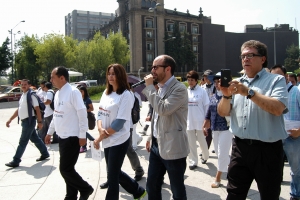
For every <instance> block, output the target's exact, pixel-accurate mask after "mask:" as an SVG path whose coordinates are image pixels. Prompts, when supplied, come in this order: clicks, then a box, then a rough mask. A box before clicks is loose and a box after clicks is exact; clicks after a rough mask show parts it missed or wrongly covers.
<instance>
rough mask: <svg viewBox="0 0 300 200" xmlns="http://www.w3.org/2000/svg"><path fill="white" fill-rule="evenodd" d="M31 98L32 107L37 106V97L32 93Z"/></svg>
mask: <svg viewBox="0 0 300 200" xmlns="http://www.w3.org/2000/svg"><path fill="white" fill-rule="evenodd" d="M31 99H32V106H33V107H37V106H39V102H38V100H37V98H36V97H35V96H34V95H31Z"/></svg>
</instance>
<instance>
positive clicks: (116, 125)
mask: <svg viewBox="0 0 300 200" xmlns="http://www.w3.org/2000/svg"><path fill="white" fill-rule="evenodd" d="M125 122H126V120H125V119H115V120H114V121H113V122H112V123H111V128H112V129H113V130H114V131H116V132H118V131H120V130H121V129H122V128H123V126H124V123H125Z"/></svg>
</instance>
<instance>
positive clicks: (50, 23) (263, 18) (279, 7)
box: [0, 0, 300, 44]
mask: <svg viewBox="0 0 300 200" xmlns="http://www.w3.org/2000/svg"><path fill="white" fill-rule="evenodd" d="M158 2H161V1H160V0H158ZM117 7H118V3H117V1H116V0H81V1H79V0H9V1H8V0H2V1H1V7H0V24H1V26H0V42H1V44H2V42H3V41H4V40H5V38H6V37H9V38H10V34H9V32H8V30H10V29H11V28H13V27H14V26H15V25H17V24H18V23H19V22H20V21H21V20H25V23H21V24H19V25H18V26H17V27H16V28H14V30H13V33H16V32H18V31H21V34H17V35H16V36H15V38H16V40H18V39H19V38H20V37H21V36H22V35H24V33H27V34H29V35H31V34H37V35H38V36H39V37H41V36H43V35H44V34H49V33H60V34H64V32H65V31H64V28H65V27H64V16H65V15H67V14H68V13H70V12H72V10H75V9H76V10H89V11H95V12H107V13H114V12H115V10H116V9H117ZM200 7H202V9H203V11H204V12H203V14H204V15H205V16H211V18H212V23H213V24H223V25H225V30H226V31H228V32H243V31H244V26H245V25H246V24H262V25H263V27H264V28H266V27H271V26H274V24H275V23H278V24H290V26H291V27H294V28H297V29H298V30H299V29H300V10H299V9H300V0H251V1H240V0H209V1H200V0H184V1H182V0H165V8H167V9H174V8H177V10H178V11H181V12H186V10H187V9H189V12H190V13H191V14H195V15H198V11H199V8H200Z"/></svg>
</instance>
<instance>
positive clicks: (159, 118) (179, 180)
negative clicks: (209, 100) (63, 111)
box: [143, 55, 189, 200]
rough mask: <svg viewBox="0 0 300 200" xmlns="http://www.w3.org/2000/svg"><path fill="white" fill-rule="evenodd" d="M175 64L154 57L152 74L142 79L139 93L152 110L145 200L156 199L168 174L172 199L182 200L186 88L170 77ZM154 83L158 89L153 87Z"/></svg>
mask: <svg viewBox="0 0 300 200" xmlns="http://www.w3.org/2000/svg"><path fill="white" fill-rule="evenodd" d="M175 67H176V63H175V60H174V59H173V58H172V57H170V56H168V55H161V56H158V57H157V58H155V60H154V61H153V66H152V70H151V72H152V74H150V75H147V76H146V77H145V78H144V80H145V83H146V88H145V89H144V90H143V94H144V95H145V96H146V97H147V99H148V100H149V103H150V104H151V105H152V107H153V112H154V113H153V118H152V121H151V123H152V125H151V129H152V130H151V132H152V146H151V149H150V156H149V168H148V179H147V186H146V187H147V192H148V196H149V197H148V199H149V200H160V199H162V195H161V184H162V180H163V176H164V174H165V173H166V171H167V172H168V175H169V179H170V184H171V191H172V194H173V199H181V200H186V199H187V196H186V190H185V185H184V173H185V170H186V157H187V155H188V154H189V144H188V136H187V133H186V129H187V112H188V95H187V90H186V87H185V86H184V85H183V84H182V83H180V82H179V81H177V80H176V78H175V77H174V71H175ZM153 80H154V81H157V82H158V87H159V90H158V91H157V90H156V89H155V87H154V85H153Z"/></svg>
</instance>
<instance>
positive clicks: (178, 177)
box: [146, 139, 187, 200]
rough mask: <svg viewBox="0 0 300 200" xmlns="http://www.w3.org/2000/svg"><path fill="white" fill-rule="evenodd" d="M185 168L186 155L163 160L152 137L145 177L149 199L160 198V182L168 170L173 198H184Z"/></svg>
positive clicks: (177, 199)
mask: <svg viewBox="0 0 300 200" xmlns="http://www.w3.org/2000/svg"><path fill="white" fill-rule="evenodd" d="M185 169H186V157H184V158H180V159H176V160H164V159H163V158H162V157H161V156H160V155H159V149H158V144H157V142H156V141H155V140H153V139H152V146H151V150H150V157H149V168H148V178H147V186H146V187H147V192H148V199H149V200H161V199H162V196H161V183H162V180H163V177H164V175H165V173H166V171H167V172H168V175H169V179H170V185H171V191H172V194H173V199H174V200H186V199H187V197H186V190H185V186H184V173H185Z"/></svg>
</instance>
